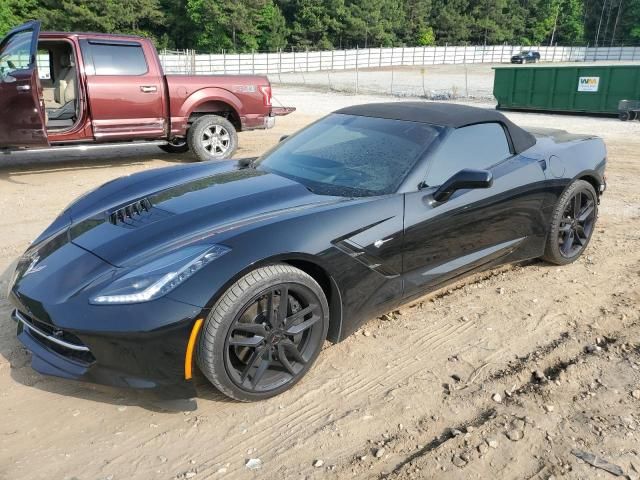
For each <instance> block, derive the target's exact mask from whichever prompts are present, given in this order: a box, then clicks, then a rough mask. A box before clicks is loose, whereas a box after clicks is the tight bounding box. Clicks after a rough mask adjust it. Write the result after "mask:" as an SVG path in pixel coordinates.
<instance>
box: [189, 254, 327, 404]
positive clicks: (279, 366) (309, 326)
mask: <svg viewBox="0 0 640 480" xmlns="http://www.w3.org/2000/svg"><path fill="white" fill-rule="evenodd" d="M328 325H329V307H328V304H327V300H326V298H325V296H324V293H323V291H322V288H321V287H320V286H319V285H318V284H317V283H316V282H315V280H314V279H313V278H311V277H310V276H309V275H307V274H306V273H304V272H302V271H301V270H299V269H296V268H294V267H292V266H290V265H284V264H275V265H269V266H266V267H261V268H259V269H257V270H254V271H253V272H250V273H248V274H247V275H245V276H244V277H242V278H241V279H240V280H238V281H237V282H236V283H234V284H233V285H232V286H231V287H229V289H227V291H226V292H225V293H224V294H223V296H222V297H221V299H220V300H219V301H218V302H217V303H216V306H215V307H214V308H213V309H212V312H211V314H210V316H209V318H208V319H207V320H206V322H205V326H204V331H203V334H202V336H201V338H200V341H199V346H198V353H197V355H198V357H197V358H198V365H199V366H200V369H201V370H202V372H203V373H204V374H205V376H206V377H207V378H208V379H209V380H211V382H212V383H213V384H214V386H216V387H217V388H218V389H219V390H221V391H222V392H223V393H225V394H226V395H228V396H230V397H232V398H235V399H237V400H242V401H254V400H261V399H264V398H268V397H271V396H274V395H277V394H279V393H281V392H284V391H285V390H287V389H289V388H291V387H292V386H293V385H294V384H295V383H297V382H298V381H299V380H300V379H301V378H302V377H303V376H304V375H305V374H306V373H307V371H308V370H309V368H310V367H311V365H312V364H313V362H314V361H315V359H316V358H317V356H318V354H319V353H320V350H321V349H322V345H323V344H324V340H325V338H326V336H327V330H328Z"/></svg>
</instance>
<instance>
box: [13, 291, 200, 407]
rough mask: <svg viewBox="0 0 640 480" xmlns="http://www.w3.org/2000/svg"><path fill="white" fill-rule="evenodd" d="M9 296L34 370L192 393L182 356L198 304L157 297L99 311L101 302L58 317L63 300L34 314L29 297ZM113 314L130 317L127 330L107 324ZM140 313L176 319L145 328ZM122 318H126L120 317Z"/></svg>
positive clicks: (177, 394) (172, 394)
mask: <svg viewBox="0 0 640 480" xmlns="http://www.w3.org/2000/svg"><path fill="white" fill-rule="evenodd" d="M10 300H11V302H12V303H13V304H14V306H15V307H16V309H15V310H14V312H13V314H12V317H13V319H14V320H15V321H16V322H17V324H18V325H17V336H18V340H20V342H21V343H22V344H23V345H24V346H25V347H26V348H27V349H28V350H29V351H30V352H31V353H32V361H31V366H32V368H33V369H34V370H36V371H37V372H39V373H41V374H43V375H52V376H56V377H62V378H67V379H72V380H80V381H85V382H90V383H97V384H102V385H110V386H114V387H126V388H136V389H145V390H154V391H156V392H157V393H159V394H160V395H162V396H163V397H166V398H192V397H194V396H195V395H196V390H195V387H194V385H193V382H192V380H190V379H186V378H185V357H186V353H187V343H188V341H189V335H190V333H191V329H192V327H193V324H194V322H195V318H196V317H199V315H200V313H201V311H200V310H199V309H198V308H197V307H193V306H190V305H186V304H182V303H180V302H175V301H172V300H168V299H159V300H160V301H159V302H158V303H157V304H155V303H156V302H155V301H154V302H149V303H147V304H139V305H128V306H120V307H121V308H120V309H119V310H118V311H116V310H115V309H112V308H110V307H107V309H105V310H103V311H102V312H101V311H100V310H101V309H102V308H104V307H103V306H100V307H95V306H87V310H86V311H84V312H82V314H80V315H77V314H71V310H67V312H66V313H67V314H68V315H66V316H65V322H58V321H57V320H56V319H57V317H58V315H60V314H61V313H62V311H63V310H65V308H64V306H62V307H61V306H57V307H51V308H46V307H44V306H42V305H41V306H40V307H41V309H40V310H37V311H38V312H39V317H36V316H35V315H34V314H33V311H34V310H36V309H34V308H30V304H31V303H32V301H25V299H24V298H19V297H18V296H17V295H16V294H14V293H12V294H11V296H10ZM154 304H155V305H154ZM142 306H144V307H146V308H141V307H142ZM122 307H125V308H122ZM60 308H62V310H60ZM67 308H68V307H67ZM74 310H77V309H74ZM109 310H111V311H109ZM116 315H117V316H118V317H119V318H118V320H120V321H119V322H118V324H119V325H122V324H123V323H129V325H130V326H131V327H130V328H129V330H128V331H123V330H122V328H121V327H117V330H116V329H109V317H111V316H116ZM141 317H145V318H147V319H152V318H154V317H155V318H167V317H168V318H174V319H178V321H176V322H175V323H169V324H166V321H165V322H164V323H165V324H166V325H165V326H163V327H160V328H152V329H151V330H146V329H145V328H144V327H142V325H144V324H145V323H147V322H145V320H141ZM79 319H84V320H79ZM88 319H91V320H88ZM123 319H127V320H125V321H124V322H122V320H123ZM136 320H137V321H136ZM105 322H106V323H105ZM62 324H63V325H64V326H61V325H62ZM74 324H76V325H74ZM92 327H93V330H92V329H91V328H92ZM105 327H107V328H105Z"/></svg>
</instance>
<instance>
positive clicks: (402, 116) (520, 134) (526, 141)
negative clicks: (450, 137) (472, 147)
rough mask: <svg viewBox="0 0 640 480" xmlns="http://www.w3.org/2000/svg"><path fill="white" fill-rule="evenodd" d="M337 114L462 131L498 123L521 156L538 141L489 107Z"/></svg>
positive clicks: (423, 105) (408, 107) (415, 106)
mask: <svg viewBox="0 0 640 480" xmlns="http://www.w3.org/2000/svg"><path fill="white" fill-rule="evenodd" d="M335 113H342V114H345V115H359V116H362V117H377V118H387V119H389V120H406V121H409V122H423V123H430V124H433V125H442V126H443V127H450V128H460V127H466V126H468V125H474V124H476V123H487V122H498V123H501V124H502V125H504V127H505V128H506V129H507V131H508V132H509V135H510V136H511V141H512V143H513V148H514V150H515V153H521V152H523V151H525V150H526V149H528V148H530V147H532V146H533V145H535V143H536V139H535V137H534V136H533V135H531V134H530V133H529V132H527V131H526V130H523V129H522V128H520V127H519V126H517V125H516V124H515V123H513V122H512V121H511V120H509V119H508V118H507V117H505V116H504V115H503V114H502V113H500V112H498V111H496V110H489V109H486V108H478V107H469V106H467V105H457V104H454V103H438V102H388V103H368V104H364V105H353V106H351V107H346V108H342V109H340V110H337V111H336V112H335Z"/></svg>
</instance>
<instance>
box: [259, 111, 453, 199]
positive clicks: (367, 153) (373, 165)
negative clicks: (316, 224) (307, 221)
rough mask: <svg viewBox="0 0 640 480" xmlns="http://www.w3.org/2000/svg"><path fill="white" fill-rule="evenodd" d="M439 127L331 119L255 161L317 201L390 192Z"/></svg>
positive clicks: (346, 117)
mask: <svg viewBox="0 0 640 480" xmlns="http://www.w3.org/2000/svg"><path fill="white" fill-rule="evenodd" d="M442 131H443V127H440V126H437V125H430V124H426V123H419V122H409V121H403V120H388V119H384V118H373V117H363V116H356V115H343V114H336V113H334V114H331V115H329V116H327V117H325V118H323V119H321V120H319V121H318V122H316V123H314V124H312V125H311V126H309V127H307V128H305V129H304V130H301V131H300V132H299V133H297V134H296V135H294V136H292V137H291V138H288V139H287V140H286V141H285V142H283V143H281V144H279V145H278V146H276V147H275V148H274V149H272V150H271V151H269V152H267V153H266V154H264V155H263V156H262V157H260V158H259V159H258V160H257V161H256V168H258V169H259V170H264V171H267V172H272V173H275V174H278V175H282V176H284V177H287V178H291V179H292V180H295V181H297V182H299V183H302V184H303V185H305V186H306V187H307V188H308V189H309V190H311V191H312V192H314V193H318V194H321V195H338V196H372V195H385V194H389V193H393V192H395V191H396V190H397V189H398V187H399V186H400V183H401V182H402V180H404V178H405V177H406V176H407V174H408V173H409V171H410V170H411V169H412V168H413V167H414V165H415V164H416V162H417V161H418V159H419V158H420V157H421V156H422V155H423V154H424V153H425V151H426V150H427V149H428V148H429V146H430V145H431V144H432V143H433V141H434V140H435V139H436V138H438V136H439V135H440V133H441V132H442Z"/></svg>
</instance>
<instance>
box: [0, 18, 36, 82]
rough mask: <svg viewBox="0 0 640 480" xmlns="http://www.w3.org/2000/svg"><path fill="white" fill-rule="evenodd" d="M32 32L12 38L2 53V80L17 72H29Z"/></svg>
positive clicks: (0, 74) (0, 60) (18, 34)
mask: <svg viewBox="0 0 640 480" xmlns="http://www.w3.org/2000/svg"><path fill="white" fill-rule="evenodd" d="M32 38H33V31H32V30H25V31H23V32H20V33H16V34H15V35H13V36H11V37H10V38H9V40H8V41H7V42H6V43H5V44H4V45H3V46H2V50H1V51H0V78H2V79H4V78H5V77H6V76H7V75H11V73H12V72H15V71H16V70H27V69H29V68H30V66H31V39H32Z"/></svg>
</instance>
